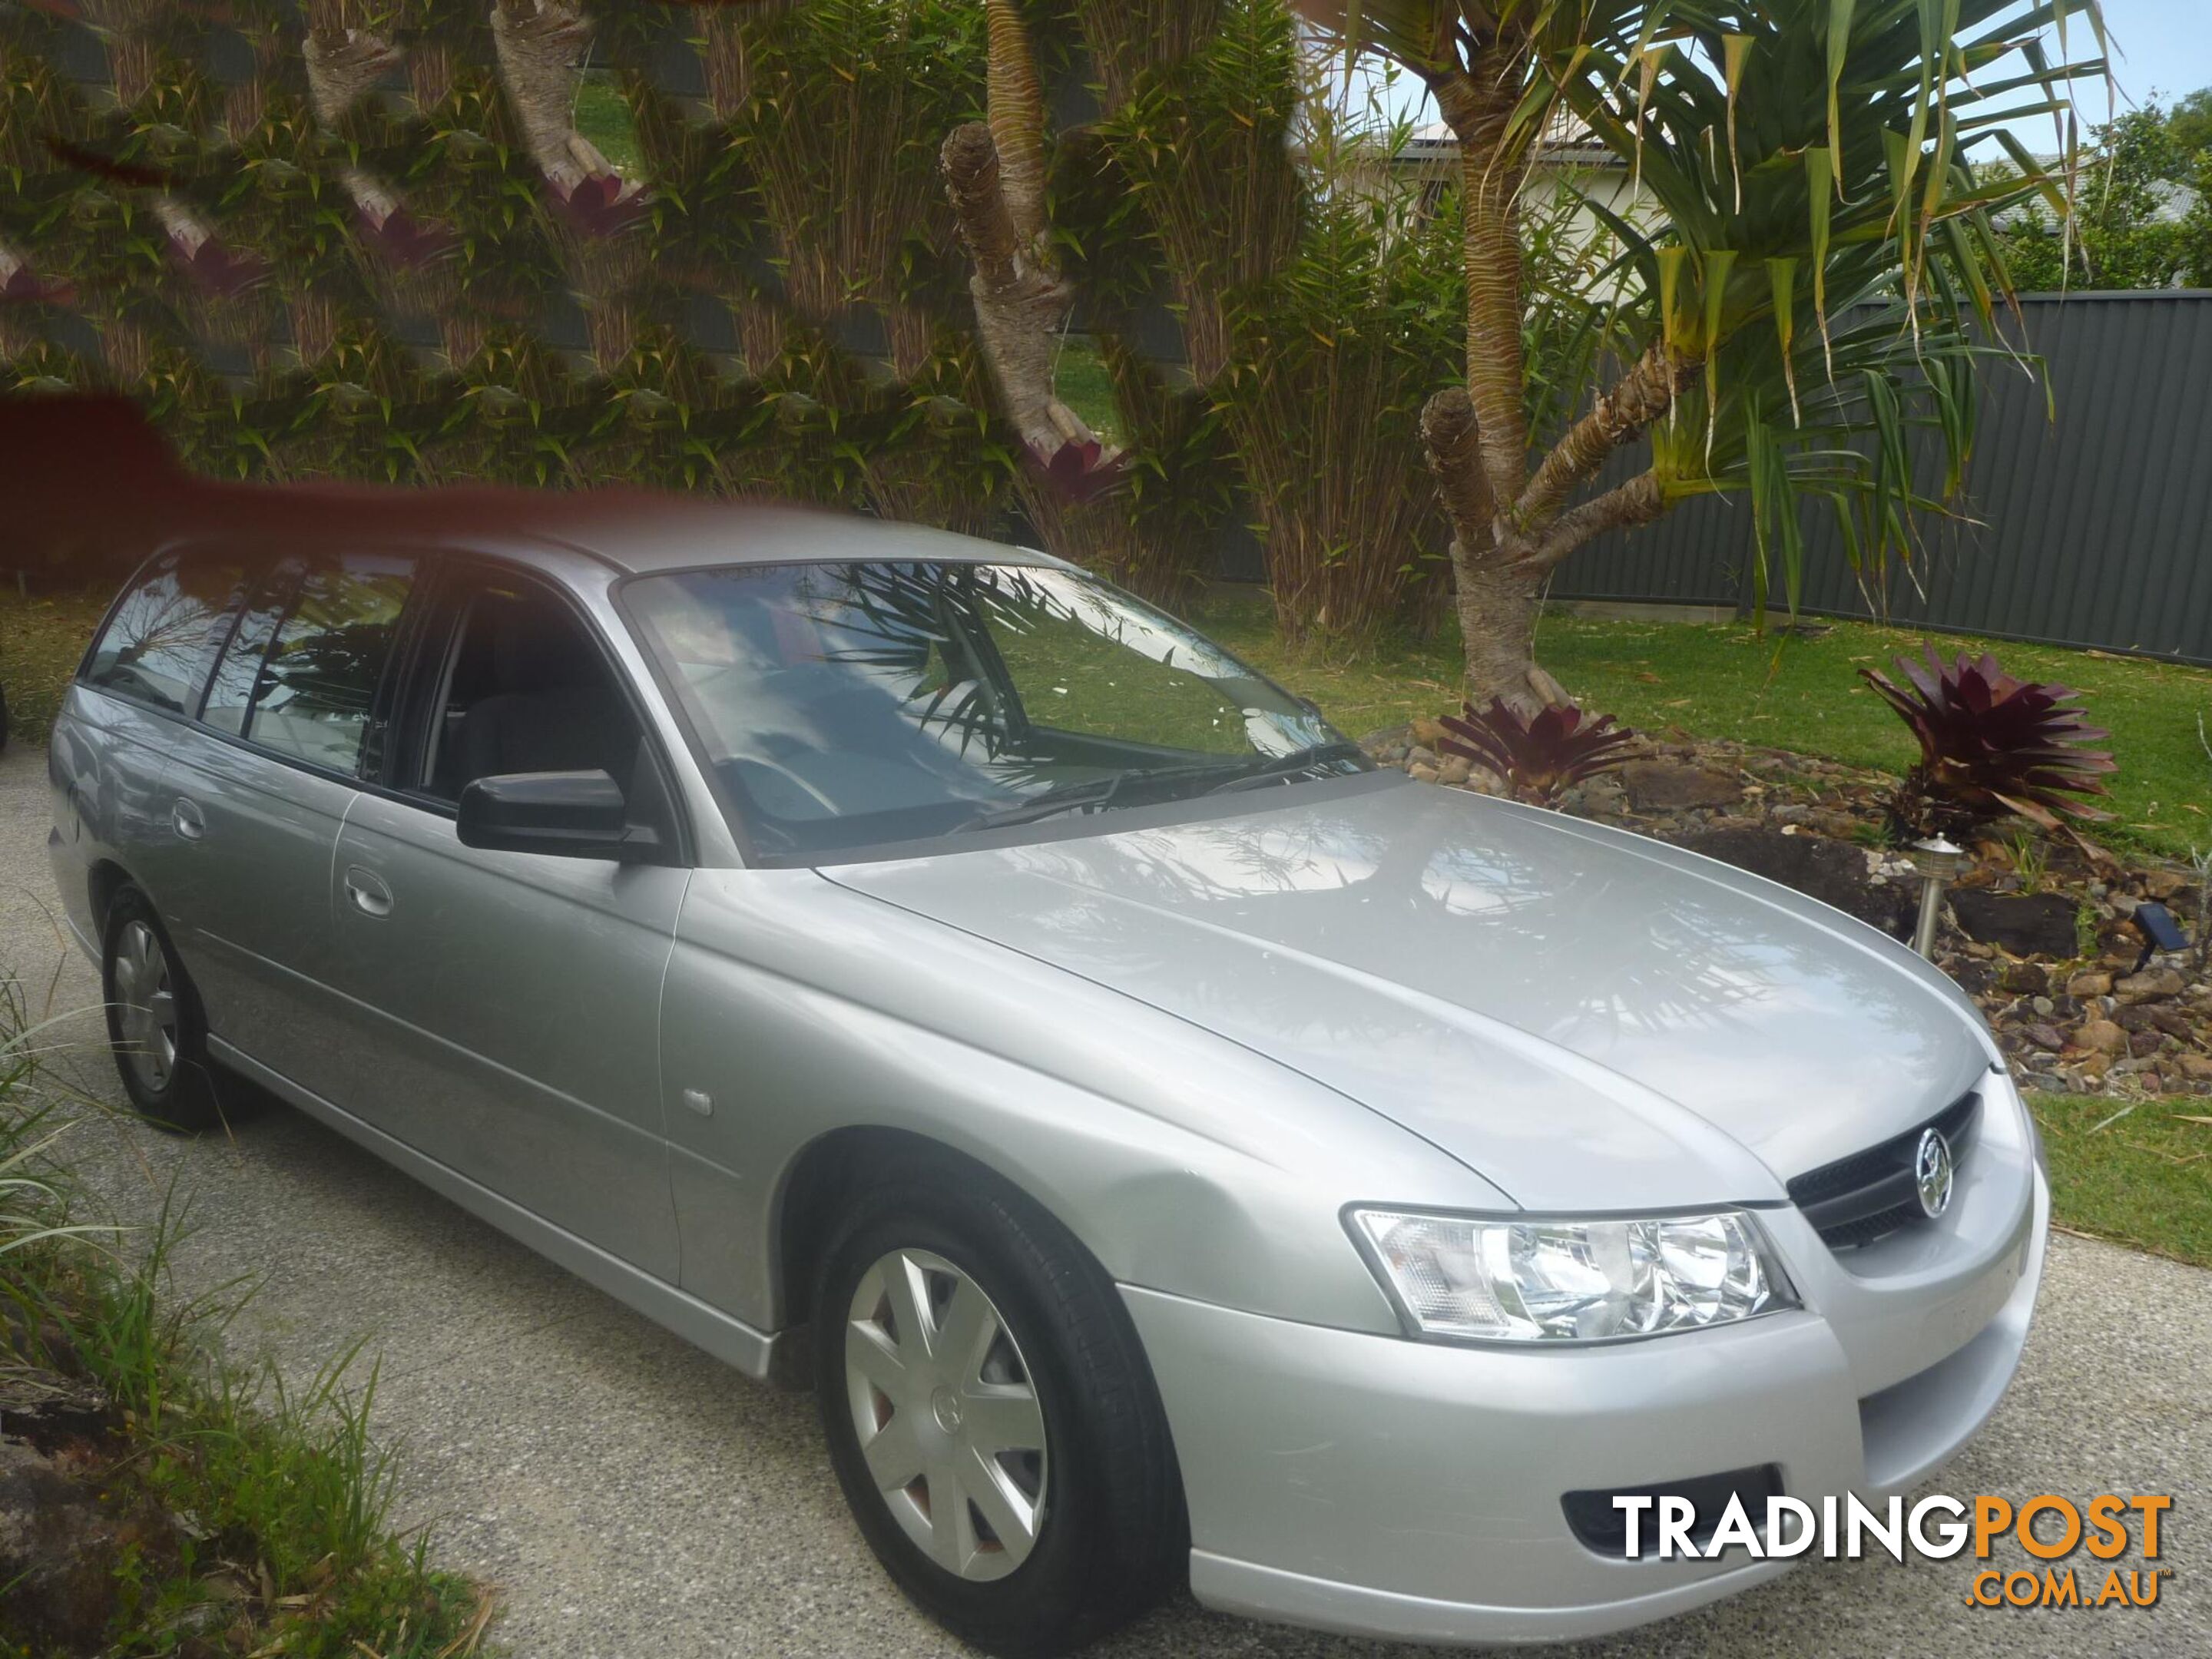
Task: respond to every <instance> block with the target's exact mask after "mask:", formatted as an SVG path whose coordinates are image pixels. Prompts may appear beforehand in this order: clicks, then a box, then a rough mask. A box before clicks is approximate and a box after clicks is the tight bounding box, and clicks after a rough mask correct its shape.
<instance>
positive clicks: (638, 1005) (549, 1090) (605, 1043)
mask: <svg viewBox="0 0 2212 1659" xmlns="http://www.w3.org/2000/svg"><path fill="white" fill-rule="evenodd" d="M411 663H412V665H411V666H410V671H409V673H408V678H407V684H408V696H407V698H406V701H405V702H404V705H403V714H402V719H403V720H404V723H405V731H404V738H403V739H402V740H401V741H398V742H396V743H395V744H394V745H393V748H392V754H391V756H390V757H389V765H388V769H387V772H386V778H385V782H386V786H387V787H386V789H385V790H383V791H381V792H371V793H364V794H363V795H362V798H361V799H360V800H359V802H358V803H356V805H355V807H354V810H353V811H352V813H351V814H350V815H349V817H348V818H347V820H346V823H345V826H344V829H343V832H342V833H341V834H340V836H339V838H338V843H337V856H336V858H335V859H334V860H333V861H332V864H331V868H330V870H329V872H328V874H327V879H328V881H329V883H330V903H331V909H332V912H333V915H334V916H335V921H334V932H335V937H336V940H337V953H336V954H337V961H338V963H339V964H340V966H339V972H340V987H341V988H342V989H343V991H344V992H345V994H346V995H347V997H348V998H349V1010H350V1018H351V1019H352V1021H353V1023H354V1025H355V1040H356V1043H357V1045H358V1048H359V1050H360V1051H361V1052H362V1054H364V1055H365V1056H367V1057H368V1058H367V1059H366V1060H365V1063H366V1064H367V1065H368V1066H373V1068H374V1074H373V1079H367V1080H365V1083H364V1087H363V1090H362V1094H361V1096H360V1098H361V1099H362V1106H361V1107H360V1108H359V1110H360V1111H361V1113H362V1115H363V1116H365V1117H367V1118H368V1119H369V1120H370V1121H372V1122H373V1123H374V1125H375V1126H376V1127H378V1128H380V1129H382V1130H383V1131H385V1132H386V1133H388V1134H391V1135H392V1136H394V1137H395V1138H397V1139H399V1140H401V1141H403V1142H404V1143H405V1144H406V1145H408V1146H411V1147H413V1148H415V1149H416V1151H418V1152H423V1153H425V1154H427V1155H428V1156H429V1157H430V1158H435V1159H436V1160H437V1161H438V1162H439V1163H441V1164H445V1165H446V1166H447V1167H448V1168H450V1169H452V1170H455V1171H456V1172H458V1173H459V1174H460V1175H462V1176H465V1177H466V1178H468V1179H469V1180H471V1181H473V1182H477V1183H478V1184H479V1185H481V1186H483V1187H486V1188H490V1189H491V1190H492V1191H494V1192H495V1193H497V1194H500V1195H501V1196H502V1197H505V1198H507V1199H508V1200H512V1201H513V1202H514V1203H516V1204H519V1205H520V1206H522V1207H523V1208H525V1209H526V1210H528V1211H530V1212H532V1213H533V1214H535V1215H536V1216H538V1218H541V1219H543V1220H545V1221H550V1222H551V1223H552V1224H554V1225H556V1226H558V1227H561V1228H562V1229H564V1230H565V1231H568V1232H570V1233H573V1234H574V1235H575V1236H577V1237H580V1238H583V1239H585V1240H587V1241H589V1242H590V1243H592V1244H595V1245H597V1246H598V1247H599V1248H600V1249H604V1250H606V1251H608V1252H610V1253H611V1254H612V1255H616V1256H617V1257H619V1258H620V1259H622V1260H623V1261H628V1262H630V1263H632V1264H633V1265H635V1266H637V1267H642V1268H644V1269H646V1270H647V1272H650V1273H655V1274H657V1275H659V1276H661V1277H663V1278H665V1279H670V1280H671V1281H673V1280H674V1279H675V1278H676V1276H677V1254H676V1252H677V1243H676V1230H675V1221H674V1216H673V1213H672V1212H671V1205H670V1197H669V1187H668V1172H667V1151H666V1144H665V1139H664V1126H663V1124H662V1121H661V1112H660V1103H659V1001H660V984H661V979H662V976H663V974H664V972H665V969H666V966H667V962H668V957H669V953H670V951H671V949H672V945H673V940H674V937H675V930H676V918H677V914H678V909H679V908H680V907H681V905H682V902H683V897H684V887H685V884H686V883H687V881H688V880H689V877H690V872H689V871H688V870H686V869H683V868H678V867H675V864H674V862H673V861H672V860H671V863H668V864H661V865H653V864H621V863H614V862H611V861H603V860H591V859H579V858H562V857H555V856H551V855H548V854H537V853H516V852H503V851H490V850H485V849H483V848H471V847H465V846H463V845H462V844H461V842H460V839H459V835H458V833H457V829H456V823H455V806H456V803H457V802H458V801H459V797H460V793H461V791H462V790H463V789H464V788H465V787H466V786H467V785H468V784H469V783H471V782H472V781H475V780H476V779H477V778H480V777H489V776H498V775H512V774H515V773H525V772H555V771H579V770H582V771H588V770H595V769H596V770H604V771H606V772H608V773H609V774H610V775H612V776H613V777H614V778H615V779H616V780H617V781H618V782H620V783H621V784H622V785H623V787H624V788H625V789H626V790H628V791H630V792H633V793H635V792H637V791H640V790H643V791H645V792H647V793H650V794H653V796H654V797H655V799H656V800H658V801H659V802H663V803H665V799H666V796H665V791H664V790H663V789H662V787H661V785H660V778H661V777H662V776H663V774H662V773H661V772H660V771H659V761H658V759H657V757H656V755H655V753H654V751H653V748H652V746H651V744H649V743H648V742H647V740H646V739H645V738H644V737H643V735H642V732H643V726H642V724H641V721H640V720H639V718H638V716H637V714H636V712H635V705H634V702H633V700H632V698H631V697H630V696H629V693H628V691H627V690H626V688H625V686H624V684H623V681H622V679H621V678H620V676H619V671H618V669H617V667H616V666H615V665H614V664H613V663H612V662H611V660H610V659H609V658H608V656H607V653H605V650H604V649H603V648H602V647H601V646H600V644H599V641H598V638H597V636H596V635H595V634H594V632H593V631H592V626H591V624H590V623H588V622H586V619H585V618H584V617H582V616H581V615H580V612H578V611H576V610H575V609H574V606H573V605H571V604H569V603H568V601H567V600H566V599H563V598H562V596H561V595H560V594H559V593H557V592H556V591H554V590H553V589H552V588H551V587H550V586H547V585H545V584H544V583H542V582H540V581H539V580H537V579H535V578H532V577H530V576H527V575H526V574H523V573H520V572H518V571H513V570H509V569H507V568H504V567H502V566H499V565H496V564H492V563H489V562H477V561H474V560H462V559H456V560H454V561H453V562H450V563H449V564H448V565H447V568H445V570H444V571H443V572H442V573H441V580H440V587H439V590H438V592H437V593H436V595H435V599H434V601H433V602H432V604H431V605H429V607H428V611H427V613H426V617H425V625H424V628H423V629H422V633H421V634H420V635H419V636H418V641H417V648H416V651H415V653H414V654H413V657H412V659H411ZM657 810H659V811H663V812H665V810H666V809H665V805H661V806H659V808H658V809H657ZM671 827H672V826H671ZM665 840H666V841H668V842H671V844H672V836H670V837H665Z"/></svg>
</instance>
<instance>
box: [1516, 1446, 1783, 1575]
mask: <svg viewBox="0 0 2212 1659" xmlns="http://www.w3.org/2000/svg"><path fill="white" fill-rule="evenodd" d="M1781 1495H1782V1471H1781V1469H1780V1468H1778V1467H1777V1466H1776V1465H1774V1464H1772V1463H1761V1464H1759V1465H1758V1466H1757V1467H1756V1468H1748V1469H1729V1470H1728V1471H1727V1472H1726V1473H1724V1474H1701V1475H1699V1476H1697V1477H1696V1478H1695V1479H1693V1480H1662V1481H1659V1482H1657V1483H1656V1484H1655V1485H1652V1486H1621V1487H1618V1488H1616V1489H1613V1490H1612V1491H1607V1492H1563V1493H1561V1494H1560V1497H1559V1507H1560V1509H1562V1510H1565V1512H1566V1516H1567V1525H1568V1527H1569V1528H1571V1530H1572V1531H1573V1533H1574V1534H1575V1536H1576V1537H1577V1538H1578V1539H1580V1540H1581V1541H1582V1543H1583V1547H1584V1548H1585V1549H1592V1550H1595V1551H1596V1552H1597V1553H1599V1554H1600V1555H1610V1556H1615V1557H1621V1558H1625V1557H1626V1555H1627V1553H1628V1517H1627V1516H1625V1515H1623V1514H1622V1513H1621V1512H1620V1510H1617V1509H1615V1508H1614V1507H1613V1499H1614V1498H1688V1499H1689V1500H1690V1504H1691V1507H1692V1509H1693V1510H1695V1511H1696V1515H1697V1518H1696V1520H1695V1521H1694V1522H1692V1524H1691V1527H1690V1537H1691V1538H1692V1541H1695V1542H1696V1544H1697V1546H1698V1547H1699V1548H1700V1549H1703V1548H1704V1547H1705V1543H1706V1541H1707V1540H1709V1539H1711V1537H1712V1535H1713V1532H1714V1530H1715V1528H1717V1527H1718V1526H1719V1525H1720V1523H1721V1517H1722V1515H1723V1512H1724V1511H1725V1510H1727V1509H1728V1501H1729V1498H1731V1497H1735V1498H1742V1499H1743V1509H1744V1513H1745V1514H1746V1515H1747V1516H1750V1517H1751V1521H1752V1524H1753V1526H1761V1525H1764V1524H1765V1518H1766V1500H1767V1499H1768V1498H1778V1497H1780V1496H1781ZM1658 1528H1659V1506H1658V1505H1657V1504H1653V1505H1652V1506H1651V1507H1650V1509H1647V1510H1644V1517H1643V1523H1642V1525H1641V1526H1640V1527H1639V1528H1638V1533H1639V1536H1638V1540H1637V1541H1638V1545H1639V1546H1640V1547H1641V1548H1642V1550H1643V1552H1644V1553H1647V1554H1648V1553H1651V1552H1653V1551H1656V1549H1657V1548H1658V1547H1659V1531H1658Z"/></svg>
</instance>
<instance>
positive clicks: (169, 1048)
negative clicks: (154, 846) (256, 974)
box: [100, 887, 222, 1133]
mask: <svg viewBox="0 0 2212 1659" xmlns="http://www.w3.org/2000/svg"><path fill="white" fill-rule="evenodd" d="M100 984H101V989H102V991H103V992H104V994H106V1000H107V1040H108V1042H109V1044H110V1046H112V1048H114V1050H115V1066H116V1069H117V1071H118V1072H119V1073H121V1074H122V1078H123V1091H124V1093H125V1094H126V1095H128V1096H129V1097H130V1099H131V1106H132V1107H133V1108H134V1109H136V1110H137V1113H138V1115H140V1116H142V1117H143V1118H145V1119H146V1120H147V1121H149V1122H150V1123H153V1124H155V1125H157V1126H158V1127H161V1128H164V1129H173V1130H178V1131H182V1132H187V1133H189V1132H193V1131H197V1130H200V1129H206V1128H210V1127H213V1126H214V1125H215V1124H216V1123H217V1122H219V1121H221V1118H222V1113H221V1110H220V1109H219V1108H218V1106H217V1104H216V1095H215V1085H214V1081H213V1079H211V1078H210V1076H209V1074H208V1066H207V1028H206V1025H205V1024H204V1021H203V1020H202V1019H201V1017H200V1005H199V997H198V994H197V993H196V992H195V991H194V990H193V989H192V983H191V980H190V979H189V978H187V977H186V976H185V970H184V968H183V965H182V964H181V963H179V962H178V961H177V957H176V952H175V951H173V950H172V949H171V948H170V945H169V938H168V934H167V933H166V932H165V931H164V930H163V928H162V927H161V920H160V918H159V917H157V916H156V915H155V914H154V907H153V905H152V904H151V903H150V902H149V901H148V899H147V897H146V896H145V894H143V892H141V891H140V890H138V889H137V888H136V887H125V888H122V889H120V890H118V891H117V893H116V894H115V896H114V897H113V898H112V900H110V901H109V903H108V907H107V939H106V949H105V950H104V951H103V952H102V956H101V962H100Z"/></svg>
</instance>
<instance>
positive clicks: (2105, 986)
mask: <svg viewBox="0 0 2212 1659" xmlns="http://www.w3.org/2000/svg"><path fill="white" fill-rule="evenodd" d="M2111 990H2112V975H2110V974H2095V973H2091V974H2076V975H2074V977H2073V978H2071V979H2069V980H2068V981H2066V994H2067V995H2068V996H2069V997H2101V996H2104V995H2106V994H2109V993H2110V992H2111Z"/></svg>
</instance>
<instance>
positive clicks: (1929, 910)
mask: <svg viewBox="0 0 2212 1659" xmlns="http://www.w3.org/2000/svg"><path fill="white" fill-rule="evenodd" d="M1906 854H1907V856H1908V857H1910V858H1911V860H1912V867H1913V868H1914V869H1915V870H1917V872H1919V873H1920V920H1919V921H1918V922H1917V923H1916V924H1915V925H1914V927H1913V929H1912V948H1913V949H1914V950H1916V951H1919V952H1920V954H1921V955H1922V956H1923V957H1927V958H1928V959H1929V961H1930V962H1933V961H1934V960H1935V959H1936V923H1938V922H1939V921H1942V919H1943V890H1944V889H1945V888H1946V887H1948V886H1949V885H1950V884H1951V883H1952V882H1953V881H1954V880H1955V879H1956V878H1957V877H1958V874H1959V872H1960V871H1961V870H1964V869H1965V868H1966V850H1965V849H1964V848H1959V847H1954V846H1953V845H1952V844H1951V843H1950V842H1948V841H1946V840H1944V839H1943V837H1942V836H1930V837H1929V839H1928V840H1926V841H1916V842H1913V843H1912V845H1911V847H1910V848H1907V849H1906Z"/></svg>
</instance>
